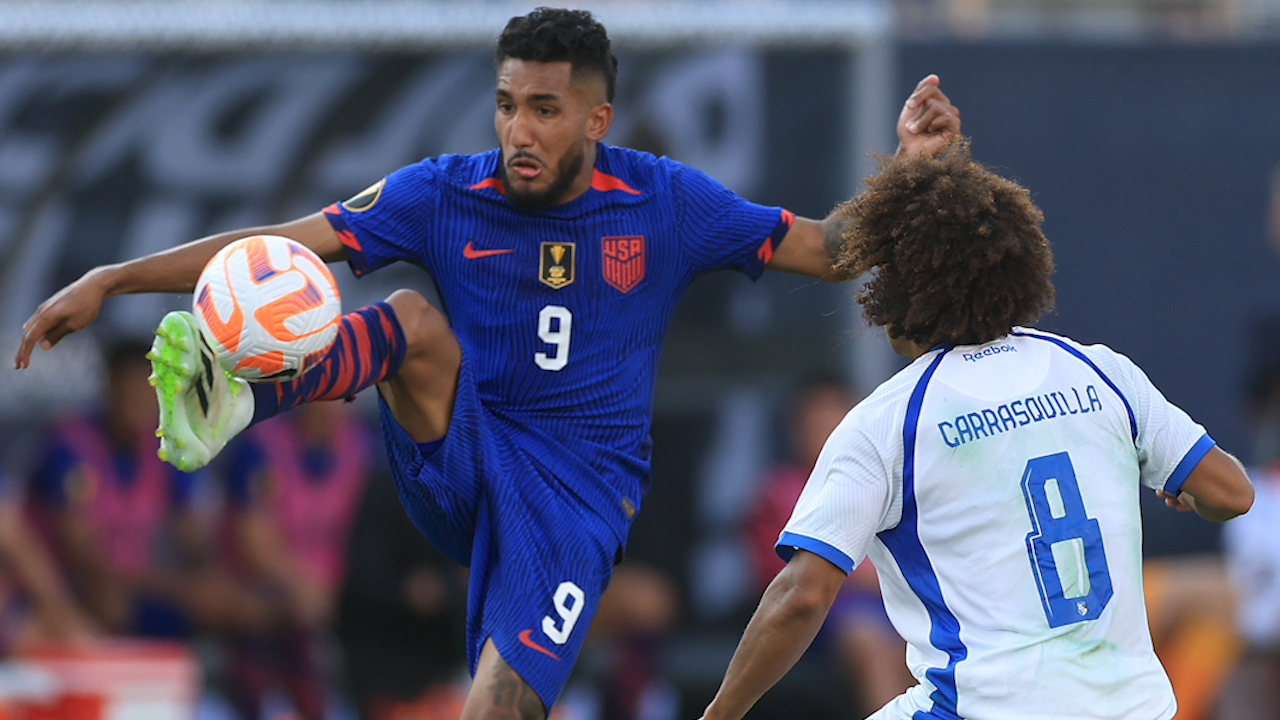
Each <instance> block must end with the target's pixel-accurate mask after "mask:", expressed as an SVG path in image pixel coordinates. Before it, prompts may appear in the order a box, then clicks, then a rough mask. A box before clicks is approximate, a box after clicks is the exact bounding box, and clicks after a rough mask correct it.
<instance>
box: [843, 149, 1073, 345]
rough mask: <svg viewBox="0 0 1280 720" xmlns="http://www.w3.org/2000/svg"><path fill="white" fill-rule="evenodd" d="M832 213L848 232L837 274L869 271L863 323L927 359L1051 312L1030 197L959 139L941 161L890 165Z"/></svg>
mask: <svg viewBox="0 0 1280 720" xmlns="http://www.w3.org/2000/svg"><path fill="white" fill-rule="evenodd" d="M865 183H866V185H867V189H866V190H865V191H863V192H862V193H861V194H859V195H858V196H857V197H855V198H853V199H852V200H849V201H848V202H845V203H844V204H842V205H840V206H839V207H838V208H836V214H837V215H838V216H839V217H841V218H843V219H844V220H845V221H846V222H847V223H848V224H847V229H846V230H845V233H844V249H843V251H842V253H841V256H840V258H839V260H837V263H836V268H837V269H839V270H843V271H844V272H846V273H849V275H850V276H851V277H852V276H855V275H860V274H862V273H864V272H867V271H869V270H873V269H874V270H875V273H874V275H873V277H872V278H871V280H870V281H869V282H867V283H866V284H865V285H864V286H863V288H862V289H861V290H860V291H859V292H858V296H857V299H858V302H859V303H861V304H862V306H863V312H864V314H865V316H866V318H867V321H868V322H869V323H871V324H872V325H883V326H884V327H885V328H886V329H887V330H888V332H889V335H890V336H892V337H895V338H905V339H907V340H910V341H912V342H914V343H915V344H916V345H918V346H920V347H922V348H925V349H928V348H931V347H934V346H936V345H939V344H949V345H977V344H982V343H986V342H990V341H992V340H995V339H996V338H999V337H1001V336H1003V335H1007V334H1008V333H1009V331H1010V330H1011V329H1012V328H1013V326H1015V325H1022V324H1028V323H1031V322H1034V321H1035V320H1036V318H1038V317H1039V316H1040V314H1041V313H1042V312H1046V311H1049V310H1051V309H1052V308H1053V284H1052V283H1051V282H1050V281H1049V275H1050V274H1051V273H1052V272H1053V253H1052V252H1051V251H1050V249H1049V241H1048V240H1047V239H1046V238H1045V236H1044V233H1042V232H1041V231H1040V223H1041V222H1042V221H1043V220H1044V214H1043V213H1041V212H1040V209H1039V208H1037V207H1036V206H1035V204H1033V203H1032V202H1031V194H1030V193H1029V192H1028V191H1027V189H1026V188H1024V187H1022V186H1021V185H1018V184H1017V183H1015V182H1013V181H1011V180H1007V179H1005V178H1002V177H1000V176H998V175H996V174H995V173H992V172H991V171H990V170H987V169H986V168H985V167H983V166H982V165H980V164H979V163H977V162H975V161H974V160H973V158H972V157H971V155H970V152H969V142H968V140H966V139H958V140H957V141H955V142H954V143H952V144H951V145H950V146H949V147H948V148H947V149H946V150H944V151H943V152H942V154H941V155H939V156H938V157H936V158H935V157H928V156H925V157H920V156H912V157H896V156H895V157H888V158H882V159H881V165H880V171H879V172H878V173H876V174H875V175H872V176H871V177H869V178H867V179H866V181H865Z"/></svg>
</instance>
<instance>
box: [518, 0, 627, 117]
mask: <svg viewBox="0 0 1280 720" xmlns="http://www.w3.org/2000/svg"><path fill="white" fill-rule="evenodd" d="M507 58H515V59H517V60H533V61H534V62H542V63H550V62H568V63H569V64H570V65H572V66H573V72H574V74H579V73H584V72H594V73H599V74H600V75H601V76H602V77H603V78H604V84H605V99H607V100H608V101H609V102H613V90H614V85H615V84H616V82H617V78H618V59H617V58H615V57H614V56H613V50H612V49H611V46H610V44H609V35H608V33H606V32H605V29H604V26H603V25H601V24H600V23H599V22H598V21H597V20H596V19H595V18H594V17H592V16H591V13H589V12H587V11H586V10H565V9H563V8H548V7H540V8H537V9H536V10H534V11H533V12H531V13H529V14H528V15H521V16H519V17H513V18H511V20H510V22H508V23H507V27H506V29H504V30H503V31H502V35H500V36H499V37H498V48H497V51H496V53H495V59H496V60H497V62H498V64H499V65H501V64H502V61H503V60H506V59H507Z"/></svg>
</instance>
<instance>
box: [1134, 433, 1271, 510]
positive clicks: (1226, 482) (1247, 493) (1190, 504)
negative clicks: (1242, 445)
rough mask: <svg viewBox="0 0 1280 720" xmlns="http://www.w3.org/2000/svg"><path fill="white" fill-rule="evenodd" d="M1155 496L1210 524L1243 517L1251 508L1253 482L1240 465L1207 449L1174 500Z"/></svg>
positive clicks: (1162, 494) (1224, 454)
mask: <svg viewBox="0 0 1280 720" xmlns="http://www.w3.org/2000/svg"><path fill="white" fill-rule="evenodd" d="M1156 494H1157V495H1159V496H1160V497H1162V498H1164V502H1165V504H1166V505H1168V506H1169V507H1171V508H1175V509H1177V510H1179V511H1181V512H1189V511H1195V512H1196V514H1198V515H1199V516H1200V517H1202V518H1204V519H1205V520H1212V521H1214V522H1224V521H1226V520H1230V519H1231V518H1233V517H1236V516H1237V515H1243V514H1244V513H1246V512H1248V511H1249V508H1250V507H1251V506H1252V505H1253V483H1251V482H1250V481H1249V476H1248V475H1247V474H1245V471H1244V466H1243V465H1241V464H1240V461H1239V460H1237V459H1235V457H1233V456H1232V455H1231V454H1229V453H1227V452H1226V451H1224V450H1222V449H1220V448H1218V447H1217V446H1214V447H1212V448H1210V449H1209V452H1207V453H1205V456H1204V457H1203V458H1201V459H1200V462H1199V463H1197V464H1196V466H1195V469H1193V470H1192V471H1191V474H1190V475H1187V479H1186V480H1185V481H1184V482H1183V483H1182V489H1181V490H1180V491H1179V493H1178V495H1177V497H1174V496H1173V495H1171V494H1169V493H1167V492H1163V491H1161V492H1158V493H1156Z"/></svg>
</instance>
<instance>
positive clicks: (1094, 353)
mask: <svg viewBox="0 0 1280 720" xmlns="http://www.w3.org/2000/svg"><path fill="white" fill-rule="evenodd" d="M1012 336H1013V337H1015V338H1022V339H1024V340H1025V341H1029V342H1045V343H1049V344H1050V345H1053V346H1056V347H1058V348H1059V349H1061V350H1063V351H1064V352H1066V353H1068V354H1070V355H1073V356H1075V357H1076V358H1077V359H1079V360H1080V361H1082V362H1084V363H1086V364H1088V365H1091V366H1092V367H1093V368H1094V369H1095V370H1097V371H1098V372H1099V373H1101V374H1102V375H1103V376H1105V377H1108V378H1110V377H1112V376H1116V377H1117V379H1123V380H1125V381H1129V380H1131V379H1132V378H1133V375H1134V373H1135V372H1139V373H1140V372H1141V370H1140V369H1139V368H1138V366H1137V365H1136V364H1134V362H1133V361H1132V360H1130V359H1129V357H1128V356H1127V355H1125V354H1123V353H1120V352H1117V351H1115V350H1113V349H1111V347H1110V346H1107V345H1104V344H1102V343H1095V344H1092V345H1086V344H1084V343H1080V342H1077V341H1075V340H1073V339H1071V338H1069V337H1067V336H1065V335H1056V334H1054V333H1051V332H1045V331H1044V330H1038V329H1036V328H1029V327H1015V328H1014V329H1013V332H1012Z"/></svg>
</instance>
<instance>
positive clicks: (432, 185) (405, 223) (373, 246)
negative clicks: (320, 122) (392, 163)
mask: <svg viewBox="0 0 1280 720" xmlns="http://www.w3.org/2000/svg"><path fill="white" fill-rule="evenodd" d="M438 187H439V185H438V183H437V176H436V165H435V160H434V159H431V158H428V159H427V160H423V161H422V162H419V163H417V164H415V165H409V166H406V167H403V168H400V169H399V170H397V171H395V172H393V173H391V174H390V175H388V176H386V177H385V178H383V179H381V180H379V181H378V182H376V183H374V184H373V185H371V186H369V187H368V188H366V189H365V190H362V191H361V192H360V193H359V194H357V195H356V196H355V197H353V198H351V199H350V200H347V201H345V202H340V203H334V204H332V205H330V206H329V207H326V208H325V209H324V215H325V217H326V218H327V219H328V220H329V224H330V225H332V226H333V230H334V232H336V233H337V234H338V237H339V238H340V239H341V240H342V244H343V245H344V246H345V247H346V249H347V258H348V262H349V263H350V265H351V270H352V271H353V272H354V273H355V274H356V276H357V277H360V276H363V275H365V274H367V273H370V272H373V271H374V270H377V269H378V268H380V267H384V266H386V265H390V264H391V263H394V262H397V261H400V260H405V261H409V262H413V263H418V264H423V263H424V262H425V250H426V245H427V241H428V239H429V238H430V235H431V225H432V218H433V217H434V210H435V207H436V205H437V203H436V200H437V197H438V192H439V191H438Z"/></svg>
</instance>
